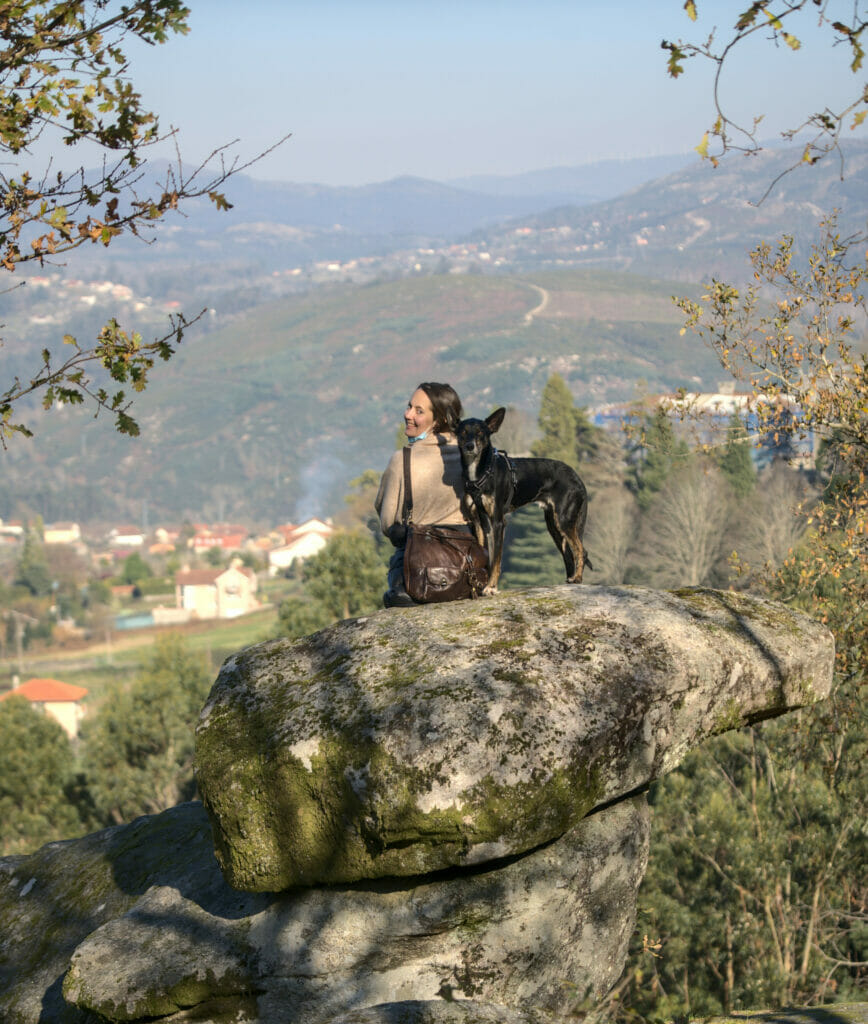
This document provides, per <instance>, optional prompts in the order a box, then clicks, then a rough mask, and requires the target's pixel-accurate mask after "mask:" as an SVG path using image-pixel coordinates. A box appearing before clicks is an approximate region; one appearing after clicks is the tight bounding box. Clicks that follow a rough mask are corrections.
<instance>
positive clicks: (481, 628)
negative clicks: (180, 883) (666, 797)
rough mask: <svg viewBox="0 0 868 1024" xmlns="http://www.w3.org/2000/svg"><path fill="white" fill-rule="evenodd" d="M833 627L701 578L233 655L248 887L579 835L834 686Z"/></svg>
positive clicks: (206, 786)
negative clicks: (726, 743) (717, 737)
mask: <svg viewBox="0 0 868 1024" xmlns="http://www.w3.org/2000/svg"><path fill="white" fill-rule="evenodd" d="M832 659H833V644H832V638H831V635H830V634H829V632H828V630H826V629H824V628H823V627H822V626H820V625H818V624H817V623H816V622H814V621H812V620H810V619H808V618H807V617H805V616H803V615H801V614H799V613H797V612H795V611H792V610H791V609H788V608H786V607H784V606H782V605H779V604H774V603H772V602H768V601H764V600H761V599H759V598H755V597H748V596H745V595H739V594H734V593H724V592H717V591H709V590H700V589H691V590H684V591H678V592H675V593H663V592H658V591H651V590H643V589H639V588H602V587H569V586H563V587H557V588H547V589H545V590H531V591H524V592H518V593H514V594H509V593H506V594H501V595H499V596H498V597H496V598H493V599H491V600H483V601H475V602H463V603H461V604H452V605H440V606H438V607H430V606H429V607H425V608H414V609H409V610H401V611H397V610H396V611H392V612H391V613H390V614H388V615H385V614H379V615H376V616H372V617H370V618H368V619H356V620H348V621H346V622H344V623H341V624H339V625H337V626H335V627H332V628H331V629H328V630H325V631H323V632H322V633H318V634H315V635H314V636H312V637H308V638H305V639H303V640H299V641H295V642H292V641H288V640H285V641H284V640H276V641H269V642H266V643H263V644H259V645H256V646H254V647H251V648H248V649H247V650H245V651H242V652H241V653H239V654H238V655H236V656H234V657H232V658H230V659H229V660H228V661H227V662H226V663H225V664H224V666H223V668H222V670H221V672H220V675H219V677H218V679H217V682H216V683H215V685H214V687H213V689H212V691H211V695H210V697H209V699H208V702H207V704H206V706H205V709H204V711H203V713H202V716H201V719H200V723H199V727H198V730H197V749H196V765H197V775H198V781H199V789H200V792H201V794H202V798H203V800H204V802H205V806H206V808H207V809H208V812H209V814H210V815H211V819H212V823H213V825H214V837H215V843H216V848H217V856H218V859H219V861H220V864H221V866H222V868H223V871H224V873H225V875H226V878H227V880H228V881H229V883H230V885H232V886H234V887H235V888H238V889H245V890H251V891H279V890H284V889H288V888H291V887H293V886H298V885H315V884H320V883H330V884H335V883H353V882H358V881H360V880H363V879H375V878H385V877H391V878H395V877H398V878H401V877H408V876H412V875H418V874H424V873H427V872H431V871H439V870H443V869H446V868H451V867H459V866H461V867H466V866H469V865H474V864H483V863H485V862H487V861H491V860H493V859H496V858H500V857H506V856H513V855H517V854H522V853H525V852H527V851H529V850H532V849H534V848H535V847H537V846H539V845H540V844H542V843H545V842H549V841H550V840H552V839H555V838H556V837H558V836H561V835H563V834H564V833H566V832H567V831H568V830H569V829H571V828H572V827H574V826H575V825H576V824H577V823H578V822H579V821H581V819H582V818H583V817H584V816H585V815H587V814H588V813H590V812H591V811H592V810H593V809H594V808H596V807H600V806H602V805H604V804H608V803H611V802H612V801H614V800H618V799H620V798H622V797H624V796H625V795H626V794H629V793H632V792H635V791H638V790H641V789H642V788H643V787H646V786H647V785H648V784H649V783H650V782H651V781H652V780H653V779H655V778H657V777H659V776H660V775H662V774H663V773H665V772H667V771H670V770H671V769H672V768H673V767H675V766H676V765H677V764H678V763H679V762H680V760H681V759H682V758H683V756H684V754H685V753H686V752H687V751H688V750H689V749H690V748H691V747H694V746H696V745H697V744H699V743H701V742H702V740H704V739H706V738H707V737H709V736H712V735H714V734H715V733H719V732H722V731H724V730H726V729H732V728H736V727H738V726H740V725H745V724H748V723H752V722H757V721H760V720H762V719H765V718H768V717H771V716H773V715H779V714H782V713H783V712H785V711H787V710H789V709H791V708H796V707H801V706H802V705H804V704H807V703H810V702H812V701H815V700H818V699H820V698H822V697H824V696H826V695H827V694H828V692H829V688H830V685H831V680H832Z"/></svg>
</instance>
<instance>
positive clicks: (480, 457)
mask: <svg viewBox="0 0 868 1024" xmlns="http://www.w3.org/2000/svg"><path fill="white" fill-rule="evenodd" d="M505 415H506V409H495V411H494V412H493V413H492V414H491V415H490V416H489V417H488V418H487V419H485V420H462V421H461V423H459V424H458V430H457V432H456V433H457V436H458V448H459V451H460V452H461V466H462V469H463V476H464V509H465V513H466V514H467V516H468V518H469V519H470V521H471V522H472V523H473V526H474V529H475V530H476V534H477V539H478V540H479V543H480V544H482V545H484V547H485V548H486V550H487V551H488V579H489V582H488V586H487V587H486V588H485V593H486V594H494V593H496V592H497V581H498V579H499V578H500V563H501V560H502V558H503V533H504V528H505V526H506V516H507V515H508V514H509V513H510V512H513V511H514V510H515V509H517V508H520V507H521V506H522V505H528V504H530V502H532V501H535V502H537V503H538V504H539V505H540V506H541V507H542V508H543V509H545V517H546V526H547V527H548V528H549V533H550V534H551V535H552V539H553V540H554V542H555V544H556V545H557V548H558V551H560V553H561V554H562V555H563V558H564V566H565V567H566V570H567V583H581V582H582V573H583V571H584V568H585V566H586V565H588V566H590V568H592V569H593V566H592V565H591V560H590V559H589V558H588V556H587V554H586V552H585V546H584V544H583V543H582V535H583V534H584V532H585V520H586V519H587V517H588V492H587V491H586V490H585V485H584V484H583V483H582V481H581V480H580V479H579V475H578V474H577V473H576V472H575V470H573V469H571V468H570V467H569V466H568V465H567V464H566V463H565V462H558V461H557V459H512V458H510V457H509V456H508V455H507V454H506V452H499V451H498V450H497V449H496V448H495V447H494V445H493V444H492V443H491V435H492V434H495V433H496V432H497V431H498V430H499V429H500V426H501V424H502V423H503V417H504V416H505Z"/></svg>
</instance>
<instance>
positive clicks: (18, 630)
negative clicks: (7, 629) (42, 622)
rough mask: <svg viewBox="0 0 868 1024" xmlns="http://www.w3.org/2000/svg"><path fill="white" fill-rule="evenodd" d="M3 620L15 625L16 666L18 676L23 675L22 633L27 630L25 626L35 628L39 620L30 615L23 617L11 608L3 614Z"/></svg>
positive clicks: (21, 613) (22, 613) (22, 614)
mask: <svg viewBox="0 0 868 1024" xmlns="http://www.w3.org/2000/svg"><path fill="white" fill-rule="evenodd" d="M3 617H4V618H5V619H12V621H13V623H14V624H15V653H16V661H17V664H18V673H19V675H23V674H24V631H25V630H26V629H27V624H28V623H31V624H32V625H34V626H36V625H38V623H39V619H34V618H33V617H32V616H31V615H25V614H24V612H18V611H15V609H14V608H11V609H10V610H9V611H7V612H4V613H3Z"/></svg>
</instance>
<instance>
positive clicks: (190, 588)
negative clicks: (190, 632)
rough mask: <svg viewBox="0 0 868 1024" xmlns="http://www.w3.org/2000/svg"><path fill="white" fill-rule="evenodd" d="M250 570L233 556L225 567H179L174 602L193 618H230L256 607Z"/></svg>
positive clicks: (255, 586)
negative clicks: (226, 567)
mask: <svg viewBox="0 0 868 1024" xmlns="http://www.w3.org/2000/svg"><path fill="white" fill-rule="evenodd" d="M256 590H257V580H256V573H255V572H254V571H253V570H252V569H248V568H246V567H245V566H244V565H242V564H241V559H240V558H233V560H232V564H231V565H230V566H229V568H228V569H189V568H186V569H182V570H181V571H180V572H177V573H175V605H176V607H177V608H182V609H184V610H185V611H187V612H188V613H189V615H190V618H194V619H234V618H236V617H237V616H239V615H245V614H246V613H247V612H252V611H256V609H257V608H259V607H260V604H259V601H258V599H257V598H256Z"/></svg>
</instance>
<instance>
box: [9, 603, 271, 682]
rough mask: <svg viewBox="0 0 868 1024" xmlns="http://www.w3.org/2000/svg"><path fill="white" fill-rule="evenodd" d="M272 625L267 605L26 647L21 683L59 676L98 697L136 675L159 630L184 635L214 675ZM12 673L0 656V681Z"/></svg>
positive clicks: (11, 665)
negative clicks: (69, 645) (220, 617)
mask: <svg viewBox="0 0 868 1024" xmlns="http://www.w3.org/2000/svg"><path fill="white" fill-rule="evenodd" d="M276 624H277V609H276V607H270V608H264V609H262V610H261V611H258V612H254V613H252V614H250V615H245V616H243V617H242V618H239V619H230V620H228V621H213V622H197V623H191V624H189V625H186V626H171V627H166V628H163V629H159V628H150V629H137V630H129V631H124V632H114V633H112V634H110V637H108V638H107V639H105V640H102V641H101V642H100V643H94V644H92V645H90V646H88V647H79V648H76V649H74V650H63V649H61V648H48V649H46V650H43V651H39V652H34V653H30V652H27V651H25V652H24V657H23V666H22V667H23V673H22V675H21V681H22V682H24V681H26V680H27V679H31V678H33V677H49V678H52V679H59V680H61V681H62V682H64V683H71V684H73V685H75V686H84V687H86V688H87V689H88V690H89V691H90V696H91V699H96V700H98V699H99V697H100V695H101V694H102V693H103V692H104V691H105V689H106V687H107V686H110V685H112V684H114V683H118V682H120V683H124V682H129V681H131V680H133V679H135V678H136V676H137V675H138V673H139V672H140V671H141V668H142V666H143V665H144V664H145V663H146V662H147V660H148V657H149V655H150V652H151V649H152V647H153V644H154V641H155V640H156V639H157V637H158V636H159V635H160V634H162V633H176V634H180V635H181V636H183V637H184V639H185V640H186V641H187V643H188V645H189V646H190V648H191V649H192V650H193V651H196V652H198V653H201V654H202V656H203V657H204V658H205V660H206V661H207V663H208V664H209V665H210V667H211V670H212V671H213V673H214V675H215V676H216V674H217V671H218V670H219V668H220V665H221V664H222V663H223V661H224V660H225V659H226V658H228V657H229V655H230V654H233V653H234V652H235V651H238V650H240V649H241V648H242V647H248V646H249V645H250V644H254V643H257V642H258V641H260V640H265V639H267V638H268V637H269V636H271V635H272V634H273V633H274V629H275V626H276ZM15 673H17V662H16V659H15V658H8V657H7V658H4V659H2V660H0V680H3V682H4V683H6V685H9V684H10V683H11V679H12V676H13V674H15Z"/></svg>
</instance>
